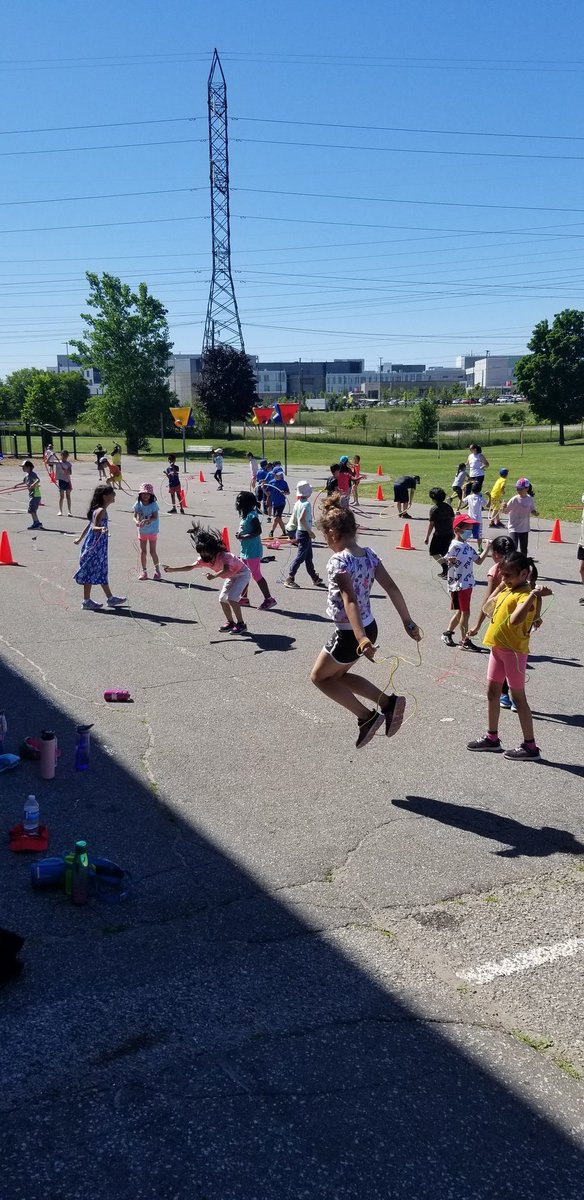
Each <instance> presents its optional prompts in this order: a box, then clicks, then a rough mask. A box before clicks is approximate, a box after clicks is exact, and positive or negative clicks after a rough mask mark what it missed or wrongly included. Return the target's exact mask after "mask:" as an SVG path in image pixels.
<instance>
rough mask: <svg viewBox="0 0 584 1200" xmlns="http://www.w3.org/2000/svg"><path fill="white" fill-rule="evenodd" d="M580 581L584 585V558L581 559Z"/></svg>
mask: <svg viewBox="0 0 584 1200" xmlns="http://www.w3.org/2000/svg"><path fill="white" fill-rule="evenodd" d="M580 579H581V580H582V583H584V558H582V559H580Z"/></svg>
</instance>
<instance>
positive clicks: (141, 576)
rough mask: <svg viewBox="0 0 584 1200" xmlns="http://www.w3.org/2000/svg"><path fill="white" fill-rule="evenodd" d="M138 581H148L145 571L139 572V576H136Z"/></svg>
mask: <svg viewBox="0 0 584 1200" xmlns="http://www.w3.org/2000/svg"><path fill="white" fill-rule="evenodd" d="M138 579H148V572H147V571H141V572H140V574H139V576H138Z"/></svg>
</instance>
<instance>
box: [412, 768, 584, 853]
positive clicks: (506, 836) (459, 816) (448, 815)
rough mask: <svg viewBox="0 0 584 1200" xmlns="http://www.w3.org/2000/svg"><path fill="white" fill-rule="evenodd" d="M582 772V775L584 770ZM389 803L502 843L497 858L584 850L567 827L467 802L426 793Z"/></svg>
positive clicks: (497, 851) (581, 851) (580, 851)
mask: <svg viewBox="0 0 584 1200" xmlns="http://www.w3.org/2000/svg"><path fill="white" fill-rule="evenodd" d="M548 765H549V766H554V765H557V766H563V765H564V764H560V763H558V764H554V763H549V764H548ZM582 773H583V774H584V769H583V770H582ZM392 804H395V806H396V808H403V809H405V810H406V811H407V812H410V813H415V814H417V815H418V816H420V817H431V818H432V820H434V821H440V822H441V824H443V825H450V826H452V827H453V828H455V829H464V830H467V831H468V832H469V833H475V834H477V835H478V837H484V838H490V839H491V840H492V841H494V842H503V843H506V844H507V846H508V849H506V850H495V851H494V853H495V854H496V855H497V857H498V858H520V857H521V856H525V857H529V858H547V857H549V855H551V854H582V853H583V852H584V845H582V843H581V842H579V841H578V840H577V838H575V837H574V835H573V834H572V833H570V832H569V831H568V830H567V829H555V828H554V827H553V826H548V825H542V826H541V828H536V827H535V826H533V825H523V824H522V823H521V821H515V820H514V819H513V818H512V817H502V816H500V815H499V813H491V812H488V811H487V810H486V809H481V808H473V807H472V806H471V805H470V804H451V803H449V802H448V801H446V800H432V799H429V798H428V797H427V796H406V798H405V800H392Z"/></svg>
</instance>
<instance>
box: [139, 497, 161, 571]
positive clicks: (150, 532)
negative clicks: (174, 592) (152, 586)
mask: <svg viewBox="0 0 584 1200" xmlns="http://www.w3.org/2000/svg"><path fill="white" fill-rule="evenodd" d="M133 512H134V521H135V522H136V528H137V530H138V540H139V542H140V564H141V567H142V570H141V572H140V574H139V576H138V579H148V570H147V566H146V555H147V552H148V550H150V557H151V559H152V562H153V563H154V579H156V580H160V579H161V575H160V563H159V561H158V554H157V551H156V543H157V541H158V534H159V533H160V509H159V507H158V503H157V500H156V496H155V495H154V487H153V485H152V484H151V483H143V484H142V487H141V488H140V491H139V492H138V499H137V500H136V503H135V504H134V506H133Z"/></svg>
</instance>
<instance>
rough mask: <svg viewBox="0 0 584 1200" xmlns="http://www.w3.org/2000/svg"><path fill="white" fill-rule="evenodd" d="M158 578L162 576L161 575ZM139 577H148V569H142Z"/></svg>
mask: <svg viewBox="0 0 584 1200" xmlns="http://www.w3.org/2000/svg"><path fill="white" fill-rule="evenodd" d="M158 578H160V576H159V577H158ZM138 579H148V571H140V574H139V576H138Z"/></svg>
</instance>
